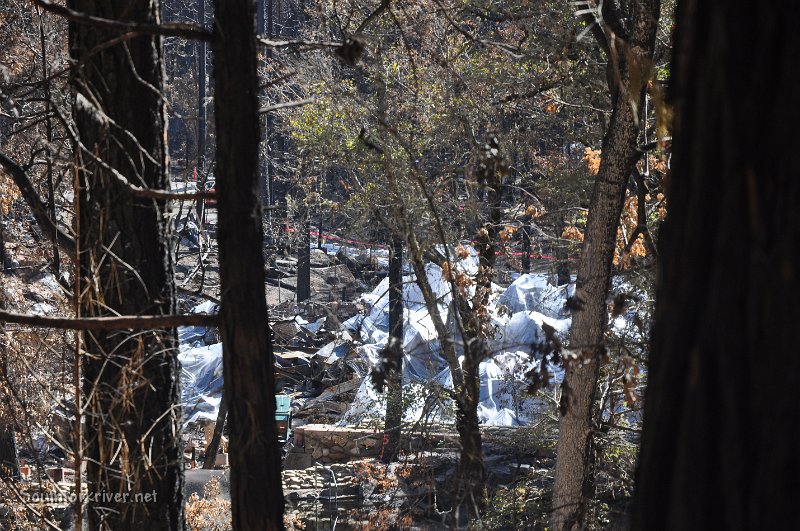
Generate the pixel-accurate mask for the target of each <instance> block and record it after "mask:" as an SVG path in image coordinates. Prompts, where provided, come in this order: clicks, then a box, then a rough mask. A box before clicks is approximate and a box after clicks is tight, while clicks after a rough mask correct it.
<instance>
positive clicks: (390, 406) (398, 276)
mask: <svg viewBox="0 0 800 531" xmlns="http://www.w3.org/2000/svg"><path fill="white" fill-rule="evenodd" d="M391 251H392V252H391V255H390V256H389V337H390V340H389V344H388V348H387V349H386V357H387V358H388V360H387V361H388V363H387V367H386V387H387V391H386V419H385V422H384V433H385V444H384V447H383V461H384V462H387V463H389V462H391V461H394V460H395V459H396V458H397V452H398V450H399V449H400V427H401V425H402V423H403V241H402V240H401V239H399V238H392V247H391Z"/></svg>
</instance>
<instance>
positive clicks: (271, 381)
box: [213, 0, 284, 531]
mask: <svg viewBox="0 0 800 531" xmlns="http://www.w3.org/2000/svg"><path fill="white" fill-rule="evenodd" d="M214 19H215V24H214V31H215V36H214V40H213V51H214V81H215V97H214V108H215V117H216V131H217V185H216V186H217V193H218V207H217V208H218V214H219V229H218V242H219V253H220V280H221V283H222V305H221V309H220V316H221V318H222V327H221V328H222V339H223V349H224V376H225V397H226V400H227V403H228V408H229V409H228V422H229V425H230V435H231V438H230V442H229V457H230V461H231V503H232V509H233V528H234V529H242V530H246V529H258V530H265V531H268V530H272V529H283V508H284V499H283V492H282V487H281V473H280V469H281V467H280V449H279V447H278V437H277V430H276V426H275V396H274V393H275V375H274V356H273V352H272V340H271V337H270V335H269V329H268V321H267V306H266V296H265V292H264V256H263V253H262V251H261V248H262V242H263V228H262V223H261V213H260V205H259V201H258V142H259V124H258V101H257V93H258V77H257V73H256V64H257V56H256V40H255V27H254V25H255V2H254V0H228V1H226V2H216V3H215V6H214Z"/></svg>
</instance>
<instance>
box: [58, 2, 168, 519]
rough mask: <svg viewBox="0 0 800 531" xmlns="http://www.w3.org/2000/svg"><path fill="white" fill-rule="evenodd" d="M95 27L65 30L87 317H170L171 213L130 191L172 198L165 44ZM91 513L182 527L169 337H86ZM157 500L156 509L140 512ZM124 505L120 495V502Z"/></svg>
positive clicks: (98, 12) (91, 7) (99, 7)
mask: <svg viewBox="0 0 800 531" xmlns="http://www.w3.org/2000/svg"><path fill="white" fill-rule="evenodd" d="M71 6H72V7H73V8H74V9H76V10H77V11H80V12H82V13H86V14H88V15H92V16H96V17H100V18H105V19H112V20H121V21H128V22H140V23H145V24H157V23H158V22H159V3H158V2H157V1H154V0H131V1H128V2H124V3H120V2H114V1H112V0H74V1H73V2H72V3H71ZM118 37H119V33H118V32H115V31H112V30H107V29H104V28H101V27H100V26H95V25H90V24H80V23H73V24H71V27H70V41H71V43H70V44H71V50H72V53H73V55H74V59H75V60H76V70H75V72H74V75H75V77H74V81H73V83H74V85H73V86H74V89H75V92H76V105H75V109H74V117H75V124H76V128H77V133H78V139H77V140H78V144H77V145H76V158H77V161H76V163H77V167H78V171H79V190H78V191H77V193H78V197H79V201H78V208H79V212H78V225H79V227H80V232H79V235H78V237H79V241H80V249H81V254H80V268H81V277H82V279H81V285H82V287H83V289H82V292H81V294H80V307H81V312H82V313H83V315H85V316H108V315H137V314H147V315H166V314H172V313H174V311H173V310H174V300H175V287H174V282H173V262H172V258H171V254H170V251H169V247H168V239H167V237H166V234H167V205H166V204H165V203H164V202H163V201H156V200H153V199H147V198H142V197H137V196H135V195H134V194H132V193H131V190H130V187H128V186H126V184H124V183H123V178H124V179H126V180H127V181H129V182H130V183H133V184H136V185H138V186H142V187H146V188H151V189H167V188H168V182H167V173H166V158H167V153H166V146H165V143H164V125H165V124H164V113H163V100H162V95H161V94H160V92H159V91H160V89H161V86H162V81H163V80H162V64H161V41H160V38H158V37H153V36H143V35H140V36H137V38H135V39H130V40H124V41H122V42H120V43H118V44H116V45H113V46H108V43H109V42H113V40H114V39H117V38H118ZM84 344H85V354H84V357H83V375H84V378H83V392H84V396H85V397H86V403H85V408H84V409H83V414H84V415H85V418H86V438H85V448H84V455H85V457H86V463H87V469H86V476H87V483H88V487H89V492H90V493H91V494H96V495H97V497H96V498H94V499H93V500H92V501H91V502H90V503H89V504H88V507H87V510H88V514H87V521H88V524H89V527H90V528H91V529H114V530H118V529H119V530H124V529H141V528H143V527H146V528H147V529H153V530H177V529H182V528H183V463H182V459H183V452H182V448H181V447H180V433H181V422H180V407H179V403H180V402H179V398H180V396H179V376H180V370H179V367H178V361H177V358H176V354H177V339H176V335H175V331H174V330H173V329H160V330H148V331H143V332H141V333H136V334H133V333H130V332H128V331H107V332H104V331H96V332H92V333H88V332H87V333H86V334H85V341H84ZM137 494H138V495H140V496H144V495H145V494H150V495H151V496H150V498H149V499H150V501H149V502H140V503H133V502H132V501H131V500H133V499H134V496H136V495H137ZM115 495H118V496H115Z"/></svg>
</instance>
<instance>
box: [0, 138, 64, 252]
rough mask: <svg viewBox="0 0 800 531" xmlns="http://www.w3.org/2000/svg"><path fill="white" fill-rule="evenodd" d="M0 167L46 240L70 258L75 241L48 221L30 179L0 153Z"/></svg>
mask: <svg viewBox="0 0 800 531" xmlns="http://www.w3.org/2000/svg"><path fill="white" fill-rule="evenodd" d="M0 166H1V167H2V168H3V169H4V170H5V172H6V173H7V174H8V175H9V176H10V177H11V180H12V181H14V184H16V185H17V188H19V191H20V192H21V193H22V197H23V198H24V199H25V202H26V203H28V206H29V207H30V208H31V212H32V213H33V218H34V219H35V220H36V223H37V224H38V225H39V228H41V229H42V232H43V233H44V234H45V235H46V236H47V237H48V238H50V239H51V240H53V241H54V242H56V244H58V246H59V248H61V250H63V251H64V252H65V253H67V254H68V255H70V256H72V255H73V254H74V252H75V240H74V239H73V238H72V236H70V235H69V234H67V233H66V232H64V231H63V230H61V229H59V228H58V225H56V222H55V220H52V219H50V216H48V214H47V207H46V206H45V205H44V202H42V199H41V198H40V197H39V194H37V193H36V190H35V189H34V188H33V183H32V182H31V179H30V177H28V174H27V173H26V172H25V170H24V169H23V168H22V166H20V165H19V164H17V163H16V162H14V161H13V160H11V159H10V158H8V157H7V156H6V155H5V154H4V153H3V152H0Z"/></svg>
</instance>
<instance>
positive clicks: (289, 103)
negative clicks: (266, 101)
mask: <svg viewBox="0 0 800 531" xmlns="http://www.w3.org/2000/svg"><path fill="white" fill-rule="evenodd" d="M316 102H317V98H308V99H307V100H297V101H287V102H286V103H276V104H275V105H269V106H267V107H261V108H260V109H259V110H258V114H266V113H268V112H273V111H278V110H280V109H290V108H292V107H301V106H303V105H308V104H310V103H316Z"/></svg>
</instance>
